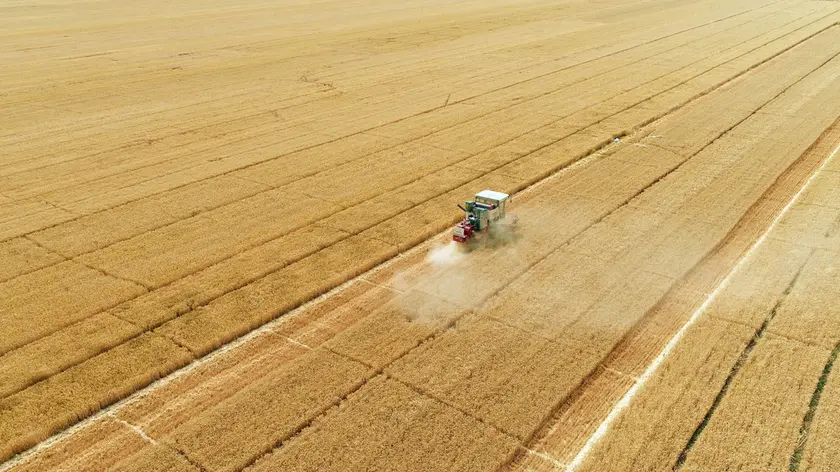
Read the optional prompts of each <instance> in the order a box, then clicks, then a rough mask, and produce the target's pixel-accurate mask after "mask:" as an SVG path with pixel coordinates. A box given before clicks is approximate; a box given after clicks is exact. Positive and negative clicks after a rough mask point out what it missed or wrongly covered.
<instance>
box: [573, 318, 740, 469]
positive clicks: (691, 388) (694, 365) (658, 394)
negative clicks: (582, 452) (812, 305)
mask: <svg viewBox="0 0 840 472" xmlns="http://www.w3.org/2000/svg"><path fill="white" fill-rule="evenodd" d="M753 335H754V331H753V330H752V329H750V328H747V327H744V326H741V325H736V324H732V323H727V322H724V321H718V320H713V319H710V318H704V319H702V320H700V321H699V322H698V323H697V324H696V325H694V326H693V327H692V328H691V329H690V330H689V331H688V333H686V336H685V337H684V338H683V340H682V341H681V342H680V344H678V345H677V347H676V349H675V350H674V351H672V352H671V353H670V355H669V356H668V358H666V360H665V362H664V363H663V365H662V367H661V368H660V369H659V370H658V371H657V373H656V374H655V375H654V376H653V377H651V378H650V379H649V380H648V381H647V383H646V384H645V385H644V387H643V388H642V389H641V390H640V391H639V393H638V394H637V395H636V397H634V398H633V400H632V401H631V403H630V405H629V406H628V407H627V409H626V410H624V411H623V412H622V414H621V415H620V416H619V417H618V418H617V419H616V421H615V422H614V423H613V424H612V425H611V427H610V429H609V431H607V434H606V435H605V436H604V437H603V438H601V439H600V441H599V442H598V443H597V444H596V446H595V447H594V448H593V449H592V450H591V452H590V453H589V456H587V458H586V460H585V462H584V463H583V464H582V465H581V467H580V469H579V470H581V471H591V472H610V471H615V472H619V471H628V470H640V471H642V470H644V471H647V470H664V469H670V468H671V467H672V466H673V465H674V464H675V463H676V460H677V457H678V456H679V454H680V452H681V451H682V449H683V447H684V446H685V444H686V443H687V442H688V440H689V438H690V437H691V435H692V433H693V432H694V430H695V428H696V427H697V425H698V424H699V423H700V421H701V420H702V419H703V416H704V415H705V414H706V411H707V410H708V408H709V407H710V406H711V405H712V403H713V401H714V400H715V396H716V395H717V393H718V391H719V390H720V387H721V386H722V385H723V383H724V381H725V380H726V378H727V376H728V375H729V373H730V369H731V368H732V365H733V364H735V362H736V361H737V360H738V358H739V356H740V355H741V353H742V351H743V349H744V347H745V346H746V344H747V343H748V342H749V340H750V339H751V338H752V337H753Z"/></svg>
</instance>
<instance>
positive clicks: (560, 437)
mask: <svg viewBox="0 0 840 472" xmlns="http://www.w3.org/2000/svg"><path fill="white" fill-rule="evenodd" d="M634 381H635V379H633V378H631V377H629V376H627V375H625V374H622V373H620V372H616V371H614V370H609V369H604V368H598V370H597V371H596V373H595V375H593V376H591V377H590V378H588V379H587V380H586V384H585V385H584V386H583V388H580V389H578V390H577V391H578V392H579V394H577V395H573V396H571V397H570V398H568V399H566V400H565V402H564V405H563V407H561V408H560V410H559V415H558V416H557V417H556V418H554V419H553V420H552V421H551V423H547V424H546V425H545V429H543V430H541V431H538V432H537V434H539V435H540V436H539V437H540V440H539V442H538V443H537V444H536V445H534V446H531V449H532V450H533V451H535V452H537V453H538V454H540V456H537V455H535V454H524V455H520V457H518V458H517V460H516V461H515V462H513V463H511V464H510V465H509V466H508V467H507V468H506V469H505V470H519V471H530V469H529V467H532V468H534V469H535V470H538V471H546V472H550V471H551V472H556V469H555V467H556V466H557V463H562V464H568V463H570V462H571V461H572V460H573V459H574V456H575V454H577V452H578V451H580V450H581V448H582V447H583V445H584V444H585V443H586V441H587V440H588V439H589V437H590V436H591V435H592V433H593V432H594V431H595V430H596V429H597V428H598V425H599V424H600V422H601V420H602V419H603V418H604V417H606V416H607V414H609V411H610V410H611V409H612V408H613V406H614V402H611V401H605V399H613V398H621V396H622V395H624V393H625V392H627V390H628V389H630V387H632V386H633V382H634ZM546 458H547V459H549V460H546ZM540 466H542V468H541V467H540Z"/></svg>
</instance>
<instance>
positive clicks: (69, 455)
mask: <svg viewBox="0 0 840 472" xmlns="http://www.w3.org/2000/svg"><path fill="white" fill-rule="evenodd" d="M148 445H149V443H148V442H146V441H145V440H144V439H143V438H141V437H140V436H139V435H138V434H137V433H136V432H134V431H132V430H131V429H130V428H129V427H128V426H127V425H125V424H123V423H120V422H118V421H117V420H115V419H114V418H110V417H107V416H106V417H103V418H100V419H97V420H96V421H94V422H93V423H90V424H89V425H88V426H86V427H85V428H83V429H80V430H79V431H78V432H76V433H74V434H72V435H68V436H65V437H64V438H62V439H61V440H60V441H59V442H57V443H55V444H54V445H53V446H51V447H49V448H46V449H44V450H42V451H39V452H38V453H37V454H36V455H34V456H32V457H31V458H29V459H27V460H26V461H25V462H23V463H22V464H20V465H16V466H15V467H14V470H15V471H16V472H44V471H76V472H101V471H103V470H105V469H107V468H109V467H110V466H112V465H113V464H115V463H117V462H119V461H120V460H122V459H124V458H126V457H129V456H131V455H133V454H134V453H136V452H138V451H140V450H142V449H144V448H146V447H148Z"/></svg>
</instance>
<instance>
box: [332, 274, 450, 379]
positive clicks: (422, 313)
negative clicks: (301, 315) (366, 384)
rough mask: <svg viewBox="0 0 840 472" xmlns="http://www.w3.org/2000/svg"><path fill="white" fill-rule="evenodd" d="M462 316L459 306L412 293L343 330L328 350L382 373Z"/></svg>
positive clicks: (417, 292) (412, 291)
mask: <svg viewBox="0 0 840 472" xmlns="http://www.w3.org/2000/svg"><path fill="white" fill-rule="evenodd" d="M462 314H463V309H462V308H461V307H458V306H457V305H454V304H452V303H449V302H446V301H443V300H441V299H439V298H437V297H434V296H431V295H427V294H425V293H423V292H420V291H416V290H411V291H409V292H408V293H405V294H402V295H400V296H398V297H396V298H394V300H392V301H391V302H389V303H388V304H387V305H385V306H384V307H382V308H380V309H378V310H376V311H374V312H373V313H372V314H371V315H369V316H366V317H365V318H363V319H362V320H361V321H359V322H358V323H356V324H354V325H352V326H351V327H349V328H347V329H345V330H343V331H342V332H341V333H339V334H338V335H336V336H335V337H334V338H332V339H330V340H329V341H327V342H326V344H325V346H326V347H327V348H328V349H330V350H332V351H335V352H337V353H339V354H344V355H346V356H348V357H350V358H351V359H358V360H359V361H361V362H363V363H365V364H366V365H369V366H372V367H374V368H376V369H381V368H383V367H385V366H386V365H388V364H390V363H391V362H392V361H393V360H394V359H397V358H399V357H401V356H402V355H404V354H405V353H407V352H408V351H409V350H411V349H412V348H414V347H416V346H417V345H418V344H419V343H420V342H422V341H423V340H424V339H426V338H427V337H429V336H430V335H431V334H432V333H435V332H438V331H440V330H442V329H444V328H445V327H446V326H447V325H448V324H449V323H451V322H453V321H454V320H456V319H458V318H460V317H461V316H462Z"/></svg>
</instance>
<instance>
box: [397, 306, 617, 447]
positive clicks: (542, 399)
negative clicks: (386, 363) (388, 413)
mask: <svg viewBox="0 0 840 472" xmlns="http://www.w3.org/2000/svg"><path fill="white" fill-rule="evenodd" d="M602 357H603V353H599V352H593V351H590V350H589V349H588V348H587V347H585V346H583V345H581V344H580V343H576V342H571V341H565V340H560V341H559V342H556V343H555V342H550V341H547V340H545V339H543V338H539V337H537V336H533V335H530V334H528V333H525V332H523V331H521V330H518V329H515V328H511V327H509V326H506V325H503V324H501V323H499V322H497V321H495V320H491V319H488V318H483V317H468V318H467V319H464V320H461V321H460V322H459V323H458V324H457V325H456V326H455V328H454V329H450V330H448V331H446V332H444V333H443V334H442V335H440V336H438V337H436V338H435V339H433V340H432V341H430V342H427V343H425V344H422V345H420V346H419V347H418V348H416V349H414V350H412V351H411V352H410V353H409V354H408V355H406V356H404V357H402V358H400V359H398V360H397V361H396V362H395V363H393V364H392V365H391V366H390V367H388V368H387V369H386V371H387V372H388V374H389V375H393V376H394V377H395V378H397V379H400V380H401V381H404V382H406V383H408V384H410V385H412V386H414V388H417V389H418V390H420V391H423V392H425V393H427V394H429V395H431V396H433V397H434V398H439V399H441V400H442V401H445V402H446V403H448V404H451V405H454V406H456V407H457V408H459V409H461V410H463V411H466V412H467V413H469V414H471V415H473V416H475V417H476V418H479V419H481V420H482V421H484V422H487V423H489V424H493V425H495V426H496V427H498V428H499V429H501V430H503V431H506V432H507V433H508V434H510V435H512V436H515V437H517V438H519V439H525V438H528V437H529V436H530V434H531V432H532V431H534V429H536V428H537V427H538V426H539V425H540V424H541V422H542V421H543V420H544V419H545V418H546V416H547V415H548V414H549V413H550V411H551V408H552V407H553V406H554V405H556V404H557V403H559V402H560V401H561V400H562V399H563V398H565V397H566V396H567V395H568V394H569V393H570V392H571V391H572V390H573V389H574V388H575V387H576V386H577V385H578V384H579V383H580V380H581V379H582V378H583V377H584V376H585V375H586V374H588V373H589V372H590V371H592V369H594V368H595V367H596V365H597V363H598V362H599V361H600V360H601V358H602Z"/></svg>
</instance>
